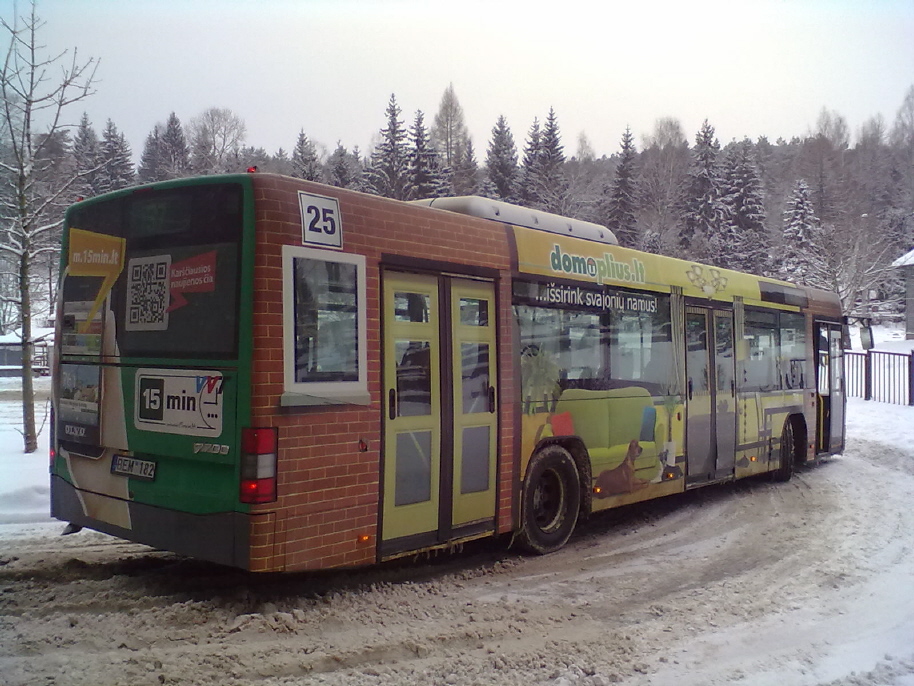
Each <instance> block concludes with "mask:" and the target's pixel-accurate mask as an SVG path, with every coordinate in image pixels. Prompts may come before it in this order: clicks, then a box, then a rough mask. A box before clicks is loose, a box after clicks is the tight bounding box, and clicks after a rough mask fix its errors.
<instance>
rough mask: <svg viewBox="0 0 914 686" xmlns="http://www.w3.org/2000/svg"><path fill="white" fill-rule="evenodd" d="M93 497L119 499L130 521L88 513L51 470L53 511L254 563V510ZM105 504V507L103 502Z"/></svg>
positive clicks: (216, 557) (201, 555)
mask: <svg viewBox="0 0 914 686" xmlns="http://www.w3.org/2000/svg"><path fill="white" fill-rule="evenodd" d="M86 495H87V496H89V497H90V498H91V500H92V501H94V502H96V503H98V502H99V501H101V502H102V503H104V501H111V502H112V503H113V502H114V501H117V502H118V504H119V505H121V506H122V507H123V506H124V505H126V507H127V509H128V511H129V518H127V519H128V520H129V527H125V526H120V525H117V524H112V523H110V522H106V521H103V520H101V519H98V518H96V517H92V516H90V515H89V514H88V513H87V511H86V510H87V507H86V506H84V503H85V502H87V499H86V498H81V494H80V492H79V491H78V490H77V489H76V487H75V486H73V484H71V483H69V482H67V481H66V480H64V479H62V478H61V477H59V476H55V475H52V476H51V516H52V517H55V518H57V519H60V520H63V521H65V522H72V523H73V524H78V525H79V526H83V527H86V528H89V529H95V530H96V531H101V532H103V533H106V534H111V535H112V536H117V537H118V538H123V539H125V540H128V541H134V542H136V543H143V544H145V545H148V546H152V547H153V548H159V549H161V550H168V551H171V552H174V553H178V554H180V555H187V556H189V557H194V558H197V559H201V560H209V561H211V562H216V563H219V564H223V565H229V566H231V567H240V568H241V569H249V568H250V516H249V515H247V514H244V513H241V512H222V513H217V514H207V515H196V514H188V513H186V512H178V511H175V510H166V509H164V508H161V507H153V506H152V505H144V504H142V503H137V502H125V501H119V500H118V499H117V498H112V497H111V496H105V495H101V494H98V493H92V494H86ZM102 509H103V508H102Z"/></svg>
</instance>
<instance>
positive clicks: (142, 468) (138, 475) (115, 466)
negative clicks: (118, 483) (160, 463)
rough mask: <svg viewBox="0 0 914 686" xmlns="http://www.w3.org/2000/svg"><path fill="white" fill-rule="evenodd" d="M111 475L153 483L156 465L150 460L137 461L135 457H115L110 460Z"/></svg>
mask: <svg viewBox="0 0 914 686" xmlns="http://www.w3.org/2000/svg"><path fill="white" fill-rule="evenodd" d="M111 473H112V474H120V475H121V476H132V477H134V478H135V479H143V480H145V481H153V480H154V479H155V478H156V463H155V462H152V461H151V460H138V459H137V458H135V457H127V456H126V455H115V456H114V457H113V458H111Z"/></svg>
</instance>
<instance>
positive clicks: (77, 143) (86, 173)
mask: <svg viewBox="0 0 914 686" xmlns="http://www.w3.org/2000/svg"><path fill="white" fill-rule="evenodd" d="M72 153H73V162H74V171H75V172H76V175H77V180H76V183H75V184H74V186H75V190H76V194H77V195H78V196H80V197H83V198H91V197H93V196H96V195H98V194H99V193H101V192H102V190H101V179H100V170H99V165H100V164H101V149H100V147H99V142H98V136H97V135H96V134H95V129H93V128H92V124H91V123H90V122H89V115H88V114H86V113H85V112H84V113H83V116H82V118H81V119H80V120H79V127H78V128H77V129H76V136H75V137H74V138H73V149H72Z"/></svg>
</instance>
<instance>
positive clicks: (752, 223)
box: [722, 140, 771, 274]
mask: <svg viewBox="0 0 914 686" xmlns="http://www.w3.org/2000/svg"><path fill="white" fill-rule="evenodd" d="M722 200H723V202H724V204H725V205H727V207H728V208H729V216H730V225H731V227H732V244H731V245H728V246H727V247H726V254H727V263H726V266H727V267H728V268H730V269H736V270H739V271H744V272H750V273H752V274H766V273H767V272H768V271H769V270H770V268H771V265H770V256H771V240H770V238H769V235H768V230H767V228H766V227H765V220H766V213H765V199H764V192H763V190H762V183H761V180H760V178H759V171H758V166H757V165H756V162H755V151H754V147H753V145H752V142H751V141H749V140H744V141H742V142H740V143H735V144H733V145H731V146H729V147H728V150H727V154H726V155H725V156H724V171H723V197H722Z"/></svg>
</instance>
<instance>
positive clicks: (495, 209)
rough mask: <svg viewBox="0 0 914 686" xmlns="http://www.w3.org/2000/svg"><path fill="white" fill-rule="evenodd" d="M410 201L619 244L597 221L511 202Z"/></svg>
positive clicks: (472, 197) (470, 198) (469, 197)
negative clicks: (573, 217)
mask: <svg viewBox="0 0 914 686" xmlns="http://www.w3.org/2000/svg"><path fill="white" fill-rule="evenodd" d="M413 204H416V205H426V206H428V207H434V208H435V209H439V210H447V211H448V212H456V213H458V214H467V215H470V216H473V217H480V218H482V219H491V220H492V221H496V222H501V223H503V224H512V225H514V226H524V227H527V228H530V229H538V230H540V231H549V232H551V233H558V234H562V235H564V236H574V237H576V238H584V239H586V240H590V241H597V242H599V243H608V244H609V245H619V241H618V240H616V236H615V234H613V232H612V231H610V230H609V229H607V228H606V227H605V226H601V225H600V224H594V223H593V222H588V221H584V220H583V219H569V218H568V217H562V216H560V215H558V214H552V213H551V212H542V211H540V210H531V209H530V208H527V207H520V206H519V205H512V204H511V203H507V202H501V201H499V200H491V199H489V198H482V197H480V196H478V195H463V196H457V197H452V198H428V199H426V200H414V201H413Z"/></svg>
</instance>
